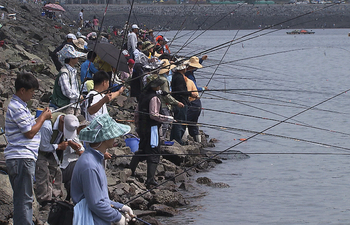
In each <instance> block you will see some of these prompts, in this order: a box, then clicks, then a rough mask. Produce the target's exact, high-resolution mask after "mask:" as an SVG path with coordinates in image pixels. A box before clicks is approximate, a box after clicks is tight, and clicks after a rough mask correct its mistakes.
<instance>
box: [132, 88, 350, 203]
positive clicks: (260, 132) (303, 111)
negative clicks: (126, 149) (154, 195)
mask: <svg viewBox="0 0 350 225" xmlns="http://www.w3.org/2000/svg"><path fill="white" fill-rule="evenodd" d="M348 91H350V89H348V90H346V91H342V92H340V93H338V94H336V95H334V96H332V97H330V98H327V99H325V100H323V101H321V102H319V103H317V104H315V105H313V106H310V107H309V108H307V109H305V110H302V111H300V112H298V113H296V114H294V115H292V116H290V117H287V118H286V119H285V120H283V121H280V122H278V123H276V124H274V125H272V126H269V127H267V128H265V129H263V130H262V131H259V132H256V133H255V134H253V135H252V136H250V137H248V138H246V139H245V140H244V141H240V142H238V143H236V144H234V145H232V146H230V147H228V148H226V149H224V150H223V151H220V152H218V153H216V154H214V155H213V156H211V157H209V158H208V159H205V160H202V161H200V162H198V163H196V164H194V165H193V166H191V167H189V168H187V169H185V170H184V171H183V172H181V173H178V174H176V175H175V176H173V177H171V178H169V179H166V180H165V181H164V182H162V183H160V184H158V185H156V186H155V187H153V188H150V189H149V190H147V191H144V192H143V193H140V194H138V195H137V196H135V197H133V198H132V199H130V200H129V201H128V202H127V203H129V202H132V201H134V200H135V199H137V198H139V197H142V196H144V195H145V194H147V193H148V192H150V191H151V190H153V189H155V188H157V187H159V186H161V185H163V184H165V183H167V182H169V181H170V180H173V179H175V178H176V177H178V176H181V175H182V174H184V173H187V172H188V171H190V170H191V169H192V168H195V167H197V166H199V165H201V164H202V163H204V162H207V161H208V160H211V159H213V158H214V157H216V156H218V155H220V154H223V153H225V152H227V151H229V150H230V149H232V148H234V147H236V146H238V145H240V144H242V143H245V142H246V141H248V140H250V139H252V138H255V137H256V136H258V135H259V134H264V133H265V132H266V131H268V130H270V129H272V128H274V127H276V126H278V125H280V124H282V123H283V122H285V121H288V120H290V119H292V118H294V117H296V116H299V115H301V114H303V113H305V112H307V111H309V110H311V109H312V108H315V107H317V106H319V105H322V104H324V103H325V102H328V101H330V100H332V99H334V98H336V97H338V96H340V95H343V94H344V93H346V92H348ZM346 150H350V149H346ZM127 203H126V204H127Z"/></svg>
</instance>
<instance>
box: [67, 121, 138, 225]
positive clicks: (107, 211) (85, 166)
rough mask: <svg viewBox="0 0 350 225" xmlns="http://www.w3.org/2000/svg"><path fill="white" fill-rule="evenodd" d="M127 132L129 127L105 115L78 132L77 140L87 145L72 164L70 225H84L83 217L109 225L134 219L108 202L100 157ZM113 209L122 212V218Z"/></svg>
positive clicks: (121, 224)
mask: <svg viewBox="0 0 350 225" xmlns="http://www.w3.org/2000/svg"><path fill="white" fill-rule="evenodd" d="M129 131H130V127H129V126H127V125H124V124H119V123H117V122H115V121H114V120H113V119H112V118H111V117H110V116H109V115H108V114H102V115H100V116H98V117H96V118H95V119H94V120H93V121H92V122H91V123H90V125H88V126H87V127H86V128H84V129H82V130H81V131H80V134H79V139H80V140H81V141H84V142H85V143H89V144H88V146H87V148H86V150H85V152H84V153H83V154H82V155H81V156H80V157H79V159H78V161H77V163H76V164H75V167H74V171H73V175H72V181H71V195H72V200H73V203H74V204H75V207H74V218H73V225H78V224H79V225H80V224H85V223H82V222H83V221H82V219H83V218H86V217H87V216H88V217H89V220H90V221H93V224H99V225H110V224H111V223H112V222H114V224H117V225H125V224H127V222H128V221H129V220H130V219H131V217H134V216H135V215H134V212H133V210H132V209H131V208H130V207H129V206H127V205H123V204H121V203H119V202H114V201H112V200H110V199H109V196H108V184H107V176H106V172H105V168H104V165H103V158H104V154H105V153H106V152H107V149H108V148H112V147H113V144H114V138H117V137H119V136H121V135H124V134H126V133H128V132H129ZM117 209H120V210H121V211H122V212H124V213H125V217H124V216H123V215H122V214H121V213H120V212H119V211H118V210H117ZM79 221H81V222H80V223H79Z"/></svg>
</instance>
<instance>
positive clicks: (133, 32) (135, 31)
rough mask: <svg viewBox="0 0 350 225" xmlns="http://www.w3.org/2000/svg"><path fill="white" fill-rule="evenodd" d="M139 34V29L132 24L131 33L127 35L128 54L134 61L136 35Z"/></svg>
mask: <svg viewBox="0 0 350 225" xmlns="http://www.w3.org/2000/svg"><path fill="white" fill-rule="evenodd" d="M138 33H139V27H138V26H137V25H136V24H133V25H132V26H131V32H130V33H129V34H128V44H127V47H128V52H129V55H130V58H132V59H134V60H135V58H134V51H135V49H136V44H137V34H138Z"/></svg>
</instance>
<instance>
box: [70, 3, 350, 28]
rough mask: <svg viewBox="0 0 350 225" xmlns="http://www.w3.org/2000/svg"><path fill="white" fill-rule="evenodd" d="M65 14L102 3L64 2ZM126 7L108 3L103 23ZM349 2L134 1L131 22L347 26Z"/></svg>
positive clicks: (117, 18) (93, 12)
mask: <svg viewBox="0 0 350 225" xmlns="http://www.w3.org/2000/svg"><path fill="white" fill-rule="evenodd" d="M64 7H65V8H66V10H67V12H68V13H66V14H67V17H69V18H70V20H72V21H73V20H76V19H77V16H78V13H79V11H80V10H81V9H82V8H84V16H85V17H84V18H85V19H87V20H92V18H93V16H97V17H98V18H100V19H101V18H102V15H103V12H104V10H105V8H106V6H105V5H103V4H100V5H87V4H82V5H68V4H67V5H64ZM129 12H130V6H128V5H109V7H108V11H107V13H106V18H105V25H106V26H116V27H122V26H123V25H124V23H125V21H127V20H128V16H129ZM349 12H350V4H333V5H331V4H298V5H296V4H273V5H251V4H249V5H234V4H227V5H226V4H216V5H207V4H197V5H193V4H182V5H164V4H163V5H159V4H155V5H150V4H147V5H142V4H135V5H134V7H133V13H132V15H131V17H130V21H131V22H132V23H138V24H139V25H141V26H144V25H145V26H146V27H147V28H153V29H171V30H179V29H181V30H182V29H184V30H197V29H201V30H206V29H210V30H231V29H235V30H244V29H260V28H265V27H269V26H272V25H276V24H278V25H277V26H275V27H274V28H275V29H281V28H283V29H301V28H305V29H316V28H350V23H349V21H350V13H349Z"/></svg>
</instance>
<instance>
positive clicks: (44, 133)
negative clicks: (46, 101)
mask: <svg viewBox="0 0 350 225" xmlns="http://www.w3.org/2000/svg"><path fill="white" fill-rule="evenodd" d="M59 118H60V116H58V117H57V119H56V121H55V123H54V126H52V123H51V120H45V122H44V123H43V125H42V127H41V128H40V132H41V139H40V147H39V150H40V151H43V152H55V150H56V149H57V147H58V144H59V141H60V140H61V138H62V135H63V132H59V134H58V135H57V138H56V140H55V141H54V143H53V144H51V143H50V142H51V138H52V134H53V131H54V130H58V123H59Z"/></svg>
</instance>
